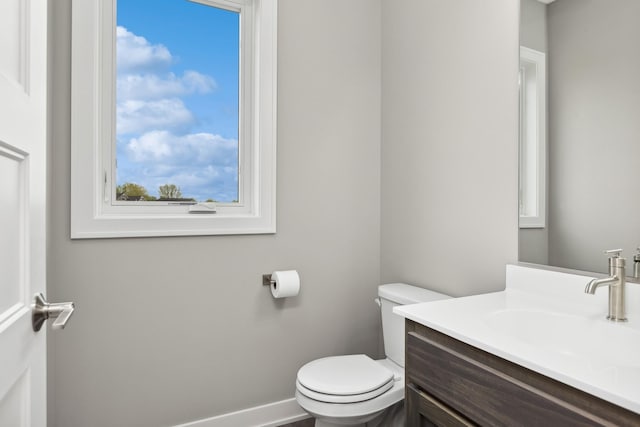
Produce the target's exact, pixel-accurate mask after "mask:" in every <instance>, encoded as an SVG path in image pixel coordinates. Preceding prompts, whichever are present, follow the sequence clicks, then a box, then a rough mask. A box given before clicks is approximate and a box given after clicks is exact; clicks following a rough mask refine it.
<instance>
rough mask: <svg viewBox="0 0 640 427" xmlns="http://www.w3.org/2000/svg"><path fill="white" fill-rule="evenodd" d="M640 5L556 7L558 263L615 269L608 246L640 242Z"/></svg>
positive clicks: (570, 2)
mask: <svg viewBox="0 0 640 427" xmlns="http://www.w3.org/2000/svg"><path fill="white" fill-rule="evenodd" d="M638 17H640V2H638V1H637V0H616V1H615V2H611V1H603V0H560V1H556V2H554V3H552V4H551V5H550V6H549V9H548V25H549V75H550V77H549V79H550V86H549V94H550V96H549V114H550V127H549V136H550V180H551V190H550V224H551V228H550V236H549V245H550V248H549V249H550V252H549V261H550V263H551V264H552V265H557V266H563V267H568V268H574V269H580V270H591V271H602V272H604V271H606V270H607V262H606V258H605V256H604V255H603V254H602V251H603V250H604V249H613V248H620V247H621V248H624V249H625V250H626V254H627V256H628V257H631V255H632V254H633V253H634V250H635V248H636V247H637V246H638V244H639V243H640V240H639V239H640V221H638V209H640V202H638V200H639V199H638V197H637V195H636V194H637V191H636V187H637V183H638V181H639V180H640V169H639V168H638V159H640V144H639V143H638V141H640V120H638V117H640V97H638V94H639V93H640V79H638V76H640V50H639V49H638V40H640V25H638Z"/></svg>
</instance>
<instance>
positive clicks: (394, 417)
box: [315, 400, 406, 427]
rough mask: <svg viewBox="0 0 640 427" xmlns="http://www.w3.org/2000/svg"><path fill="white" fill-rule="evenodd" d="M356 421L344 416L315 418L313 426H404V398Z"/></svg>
mask: <svg viewBox="0 0 640 427" xmlns="http://www.w3.org/2000/svg"><path fill="white" fill-rule="evenodd" d="M367 418H368V417H367ZM358 421H359V420H353V419H344V418H343V419H340V418H338V419H326V418H324V419H319V418H316V422H315V427H337V426H351V427H404V426H405V424H406V423H405V421H406V420H405V412H404V400H402V401H400V402H398V403H396V404H394V405H392V406H390V407H388V408H387V409H385V410H383V411H380V412H378V413H376V414H372V415H371V418H369V419H368V420H367V422H364V423H362V422H358ZM354 422H355V424H354Z"/></svg>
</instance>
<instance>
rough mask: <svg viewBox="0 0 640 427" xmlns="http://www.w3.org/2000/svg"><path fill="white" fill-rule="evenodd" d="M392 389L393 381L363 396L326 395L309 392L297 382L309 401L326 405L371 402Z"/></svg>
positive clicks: (297, 386) (298, 388)
mask: <svg viewBox="0 0 640 427" xmlns="http://www.w3.org/2000/svg"><path fill="white" fill-rule="evenodd" d="M391 387H393V380H391V381H389V382H388V383H386V384H385V385H383V386H382V387H380V388H379V389H376V390H372V391H369V392H367V393H362V394H345V395H340V394H326V393H318V392H317V391H313V390H309V389H308V388H306V387H305V386H303V385H302V384H300V381H296V389H297V390H298V391H299V392H300V393H302V394H304V395H305V396H307V397H308V398H309V399H313V400H317V401H318V402H325V403H357V402H364V401H365V400H370V399H373V398H375V397H378V396H380V395H381V394H383V393H385V392H386V391H388V390H389V389H390V388H391Z"/></svg>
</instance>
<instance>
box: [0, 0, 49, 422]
mask: <svg viewBox="0 0 640 427" xmlns="http://www.w3.org/2000/svg"><path fill="white" fill-rule="evenodd" d="M46 35H47V0H0V426H10V427H14V426H15V427H23V426H33V427H44V426H45V425H46V363H45V362H46V334H45V331H46V328H42V329H41V330H40V332H37V333H36V332H34V331H33V328H32V325H31V307H30V306H31V303H32V301H33V296H34V294H35V293H39V292H44V291H45V201H46V197H45V196H46V193H45V190H46V136H47V117H46V99H47V98H46V91H47V84H46V83H47V74H46V72H47V44H46V43H47V38H46Z"/></svg>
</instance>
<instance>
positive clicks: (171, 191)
mask: <svg viewBox="0 0 640 427" xmlns="http://www.w3.org/2000/svg"><path fill="white" fill-rule="evenodd" d="M158 195H159V196H160V198H161V199H181V198H182V191H180V187H178V186H177V185H175V184H165V185H161V186H160V187H158Z"/></svg>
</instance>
